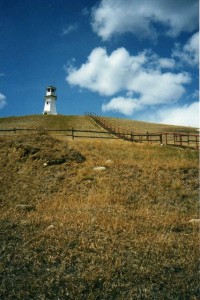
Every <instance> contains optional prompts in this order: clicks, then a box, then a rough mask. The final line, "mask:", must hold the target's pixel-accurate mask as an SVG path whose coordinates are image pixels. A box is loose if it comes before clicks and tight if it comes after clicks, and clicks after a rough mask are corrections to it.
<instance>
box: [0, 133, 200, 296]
mask: <svg viewBox="0 0 200 300" xmlns="http://www.w3.org/2000/svg"><path fill="white" fill-rule="evenodd" d="M0 144H1V148H0V167H1V176H0V180H1V185H0V190H1V191H0V192H1V193H0V195H1V202H0V203H1V241H0V244H1V265H0V268H1V287H0V298H1V299H73V300H74V299H170V300H171V299H181V300H182V299H191V300H192V299H198V295H199V293H198V292H199V291H198V284H199V281H198V278H199V277H198V275H199V274H198V272H199V268H198V259H199V247H198V244H199V243H198V242H199V241H198V231H199V230H198V227H197V226H192V225H191V224H190V223H189V220H190V219H192V218H198V217H199V216H198V187H199V182H198V154H197V152H195V151H191V150H181V149H172V148H168V147H159V146H152V145H151V146H150V145H139V144H138V145H135V144H131V143H128V142H123V141H118V140H114V141H99V140H75V141H68V142H66V141H64V140H63V141H56V140H54V139H53V138H51V137H48V136H43V135H39V136H38V135H32V136H26V137H24V136H23V137H18V136H17V137H14V138H13V137H7V139H5V138H4V139H3V138H1V140H0ZM60 158H63V159H64V161H63V163H60V164H58V162H59V161H58V159H60ZM84 158H85V161H84ZM56 159H57V160H56ZM108 159H111V160H112V162H113V163H110V164H109V165H107V169H106V170H105V171H102V172H98V171H94V170H93V167H95V166H104V165H106V160H108ZM49 161H54V163H52V164H51V163H50V164H49V163H48V165H44V163H46V162H49ZM18 204H24V205H26V204H29V205H30V204H31V205H32V206H33V210H27V211H26V210H20V209H17V206H16V205H18Z"/></svg>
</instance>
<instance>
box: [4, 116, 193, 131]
mask: <svg viewBox="0 0 200 300" xmlns="http://www.w3.org/2000/svg"><path fill="white" fill-rule="evenodd" d="M103 119H105V120H106V121H107V122H109V123H111V124H113V125H114V126H119V127H122V128H124V129H125V130H128V131H134V132H140V133H146V132H147V131H149V132H190V133H197V131H196V128H192V127H186V126H173V125H163V124H155V123H147V122H141V121H134V120H127V119H119V118H108V117H103ZM9 128H44V129H61V130H62V129H71V128H74V129H82V130H83V129H85V130H99V126H98V125H96V124H95V122H94V121H93V120H92V119H91V118H89V117H87V116H63V115H57V116H53V115H32V116H22V117H8V118H0V129H9Z"/></svg>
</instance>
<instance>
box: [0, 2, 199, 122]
mask: <svg viewBox="0 0 200 300" xmlns="http://www.w3.org/2000/svg"><path fill="white" fill-rule="evenodd" d="M198 2H199V1H197V0H167V1H166V0H148V1H147V0H99V1H96V0H0V40H1V43H0V117H7V116H22V115H32V114H42V112H43V109H44V95H45V89H46V87H47V86H49V85H54V86H56V88H57V103H56V106H57V111H58V113H59V114H62V115H83V114H85V113H87V112H94V113H96V114H98V115H101V116H110V117H117V118H128V119H133V120H141V121H147V122H154V123H163V124H174V125H185V126H193V127H198V126H199V91H198V88H199V70H198V66H199V23H198V22H199V21H198V20H199V15H198V14H199V3H198Z"/></svg>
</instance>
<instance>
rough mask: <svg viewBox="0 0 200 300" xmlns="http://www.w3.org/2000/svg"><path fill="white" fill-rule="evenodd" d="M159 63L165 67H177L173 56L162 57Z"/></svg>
mask: <svg viewBox="0 0 200 300" xmlns="http://www.w3.org/2000/svg"><path fill="white" fill-rule="evenodd" d="M159 64H160V67H161V68H163V69H173V68H174V67H175V60H174V59H172V58H160V59H159Z"/></svg>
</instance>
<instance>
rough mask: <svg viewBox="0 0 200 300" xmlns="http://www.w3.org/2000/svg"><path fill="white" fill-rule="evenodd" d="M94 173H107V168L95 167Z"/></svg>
mask: <svg viewBox="0 0 200 300" xmlns="http://www.w3.org/2000/svg"><path fill="white" fill-rule="evenodd" d="M93 170H94V171H105V170H106V167H95V168H93Z"/></svg>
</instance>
